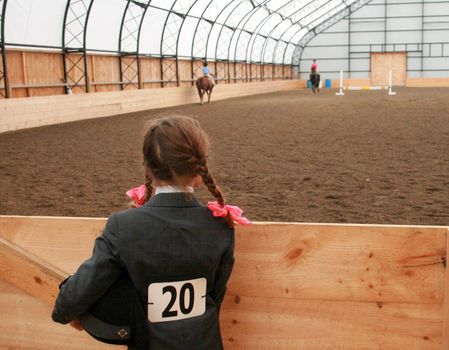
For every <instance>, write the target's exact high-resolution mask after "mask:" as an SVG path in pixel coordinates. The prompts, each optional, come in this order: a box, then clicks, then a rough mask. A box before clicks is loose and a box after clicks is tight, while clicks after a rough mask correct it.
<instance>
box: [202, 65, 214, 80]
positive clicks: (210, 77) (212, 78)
mask: <svg viewBox="0 0 449 350" xmlns="http://www.w3.org/2000/svg"><path fill="white" fill-rule="evenodd" d="M203 75H204V76H205V77H208V78H209V80H210V81H211V82H212V85H214V86H215V79H214V77H213V76H212V75H211V74H210V72H209V67H208V66H207V62H206V61H204V63H203Z"/></svg>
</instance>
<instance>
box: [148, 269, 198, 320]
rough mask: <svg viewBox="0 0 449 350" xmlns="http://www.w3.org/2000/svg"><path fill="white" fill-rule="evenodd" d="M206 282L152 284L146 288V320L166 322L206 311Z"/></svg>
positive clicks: (195, 280) (190, 281)
mask: <svg viewBox="0 0 449 350" xmlns="http://www.w3.org/2000/svg"><path fill="white" fill-rule="evenodd" d="M206 287H207V280H206V279H205V278H204V277H203V278H197V279H194V280H189V281H178V282H162V283H152V284H150V285H149V286H148V320H149V321H150V322H168V321H176V320H182V319H185V318H191V317H195V316H200V315H202V314H204V312H205V311H206Z"/></svg>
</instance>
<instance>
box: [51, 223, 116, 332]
mask: <svg viewBox="0 0 449 350" xmlns="http://www.w3.org/2000/svg"><path fill="white" fill-rule="evenodd" d="M117 243H118V227H117V219H116V216H115V214H113V215H112V216H111V217H110V218H109V220H108V222H107V223H106V227H105V229H104V231H103V233H102V235H100V236H99V237H98V238H97V239H96V240H95V245H94V250H93V254H92V257H91V258H89V259H88V260H87V261H85V262H84V263H83V264H82V265H81V266H80V267H79V268H78V270H77V271H76V273H75V274H74V275H73V276H71V277H70V278H68V279H67V281H66V282H65V283H63V284H62V285H61V287H60V291H59V295H58V297H57V299H56V303H55V307H54V309H53V313H52V319H53V321H55V322H59V323H63V324H66V323H68V322H70V321H73V320H76V319H78V318H79V316H80V315H82V314H83V313H85V312H87V311H88V309H89V308H90V306H91V305H92V304H94V303H95V302H96V301H97V300H98V299H99V297H101V296H102V295H103V294H104V293H105V292H106V291H107V289H108V288H109V287H110V286H111V285H112V284H113V283H114V282H115V281H116V280H117V278H118V277H119V276H120V274H121V271H122V263H121V260H120V256H119V252H118V249H117Z"/></svg>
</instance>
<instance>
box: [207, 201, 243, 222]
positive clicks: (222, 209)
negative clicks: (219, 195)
mask: <svg viewBox="0 0 449 350" xmlns="http://www.w3.org/2000/svg"><path fill="white" fill-rule="evenodd" d="M207 207H208V208H209V210H210V211H211V212H212V215H213V216H215V217H221V218H225V217H226V216H228V214H229V215H230V216H231V219H232V221H234V222H236V223H238V224H240V225H250V224H251V221H250V220H248V219H247V218H245V217H244V216H242V213H243V210H242V209H240V208H239V207H237V206H235V205H225V206H221V205H220V204H218V202H208V203H207Z"/></svg>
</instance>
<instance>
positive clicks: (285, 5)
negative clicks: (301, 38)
mask: <svg viewBox="0 0 449 350" xmlns="http://www.w3.org/2000/svg"><path fill="white" fill-rule="evenodd" d="M295 1H297V0H290V1H287V2H286V3H285V4H283V5H282V6H280V7H278V8H277V9H275V10H269V9H267V11H268V12H269V15H268V16H266V17H265V18H264V19H263V20H262V21H261V23H260V24H259V25H258V27H259V28H258V30H257V31H256V30H255V31H254V33H253V35H252V36H257V35H259V36H262V37H265V42H264V44H263V45H262V49H261V59H260V62H261V63H262V64H263V63H264V60H263V57H264V53H265V47H266V43H267V42H268V40H269V39H273V40H275V41H278V40H280V39H275V38H273V37H271V34H272V33H273V31H274V30H275V29H276V28H277V27H278V26H279V25H280V24H281V23H283V22H284V21H290V19H289V18H288V17H285V16H284V15H282V14H281V13H279V11H280V10H281V9H283V8H284V7H287V6H288V5H290V4H291V3H294V2H295ZM270 11H271V13H270ZM273 16H279V17H281V20H280V21H279V23H277V24H276V26H274V28H273V29H272V30H271V31H270V32H269V33H268V34H267V35H266V36H265V35H262V34H260V31H261V30H262V28H263V26H264V25H265V24H266V23H267V22H268V21H269V20H270V18H271V17H273ZM256 29H257V27H256ZM250 41H251V39H250ZM254 42H255V40H253V42H252V44H251V51H250V57H252V54H253V48H254ZM270 63H273V64H274V60H273V59H272V61H271V62H270Z"/></svg>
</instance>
